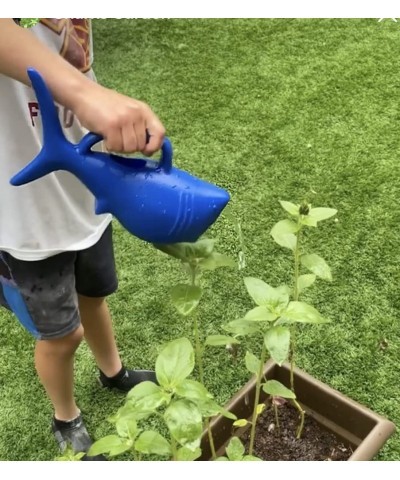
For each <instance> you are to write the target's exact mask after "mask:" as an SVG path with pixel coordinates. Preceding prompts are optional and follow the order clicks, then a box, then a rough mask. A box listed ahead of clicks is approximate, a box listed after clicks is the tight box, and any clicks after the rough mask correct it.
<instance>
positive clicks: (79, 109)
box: [72, 82, 165, 155]
mask: <svg viewBox="0 0 400 480" xmlns="http://www.w3.org/2000/svg"><path fill="white" fill-rule="evenodd" d="M72 110H73V111H74V113H75V114H76V116H77V117H78V119H79V121H80V122H81V124H82V125H83V126H84V127H86V128H87V129H88V130H90V131H92V132H94V133H98V134H100V135H102V136H103V138H104V141H105V146H106V148H107V150H109V151H112V152H123V153H131V152H142V153H143V154H144V155H151V154H153V153H154V152H156V151H157V150H159V149H160V148H161V145H162V143H163V140H164V135H165V128H164V126H163V125H162V123H161V122H160V120H159V119H158V117H157V116H156V115H155V113H154V112H153V111H152V110H151V108H150V107H149V106H148V105H147V104H146V103H143V102H141V101H139V100H135V99H133V98H130V97H127V96H125V95H122V94H120V93H117V92H115V91H113V90H110V89H108V88H105V87H102V86H101V85H98V84H96V83H92V82H90V85H87V86H86V88H85V89H84V90H82V91H81V92H78V93H77V95H76V98H74V103H73V105H72ZM146 131H147V132H148V133H149V136H150V138H149V142H148V143H146Z"/></svg>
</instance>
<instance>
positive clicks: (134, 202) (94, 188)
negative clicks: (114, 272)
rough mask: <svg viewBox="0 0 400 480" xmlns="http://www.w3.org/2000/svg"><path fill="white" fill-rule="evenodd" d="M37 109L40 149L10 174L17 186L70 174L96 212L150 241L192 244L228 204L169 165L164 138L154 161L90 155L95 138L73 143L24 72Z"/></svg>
mask: <svg viewBox="0 0 400 480" xmlns="http://www.w3.org/2000/svg"><path fill="white" fill-rule="evenodd" d="M28 75H29V78H30V80H31V83H32V86H33V89H34V91H35V93H36V97H37V99H38V102H39V105H40V111H41V115H42V123H43V148H42V150H41V151H40V153H39V154H38V155H37V157H36V158H35V159H34V160H33V161H32V162H31V163H29V164H28V165H27V166H26V167H25V168H23V169H22V170H21V171H20V172H19V173H17V174H16V175H14V176H13V177H12V178H11V180H10V182H11V184H12V185H16V186H18V185H23V184H26V183H29V182H32V181H34V180H36V179H38V178H41V177H43V176H44V175H47V174H49V173H51V172H55V171H57V170H66V171H68V172H71V173H72V174H74V175H75V176H76V177H77V178H78V179H79V180H80V181H81V182H82V183H83V184H84V185H85V186H86V187H87V188H88V189H89V190H90V191H91V192H92V193H93V195H94V196H95V198H96V206H95V212H96V214H101V213H111V214H112V215H114V217H115V218H117V219H118V221H119V222H120V223H121V224H122V226H123V227H125V228H126V229H127V230H128V231H129V232H130V233H132V234H133V235H135V236H136V237H138V238H140V239H142V240H145V241H147V242H150V243H156V244H157V243H159V244H162V243H177V242H194V241H196V240H197V239H198V238H199V237H200V236H201V235H202V234H203V233H204V232H205V231H206V230H207V229H208V228H209V227H210V226H211V225H212V224H213V223H214V222H215V221H216V220H217V218H218V216H219V215H220V213H221V212H222V210H223V209H224V207H225V206H226V204H227V203H228V201H229V198H230V197H229V194H228V192H226V191H225V190H223V189H222V188H219V187H217V186H215V185H213V184H211V183H208V182H205V181H203V180H200V179H199V178H196V177H194V176H192V175H190V174H189V173H187V172H184V171H182V170H179V169H177V168H175V167H173V166H172V146H171V143H170V141H169V140H168V138H165V140H164V143H163V145H162V149H161V159H160V161H159V162H157V161H154V160H150V159H144V158H124V157H119V156H117V155H113V154H108V153H102V152H94V151H92V150H91V148H92V147H93V146H94V145H95V144H96V143H98V142H100V141H102V137H101V136H100V135H97V134H94V133H88V134H86V135H85V136H84V137H83V138H82V140H81V141H80V142H79V143H78V144H76V145H74V144H72V143H71V142H69V141H68V140H67V139H66V138H65V136H64V133H63V131H62V129H61V125H60V122H59V119H58V115H57V111H56V108H55V105H54V100H53V97H52V95H51V93H50V91H49V89H48V88H47V86H46V84H45V82H44V80H43V78H42V77H41V75H40V74H39V73H38V72H37V71H36V70H34V69H29V70H28Z"/></svg>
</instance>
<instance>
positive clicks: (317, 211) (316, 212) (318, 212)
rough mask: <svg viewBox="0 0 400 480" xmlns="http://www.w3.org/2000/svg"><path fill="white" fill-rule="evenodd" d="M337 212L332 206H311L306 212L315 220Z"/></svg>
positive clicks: (331, 215) (320, 219)
mask: <svg viewBox="0 0 400 480" xmlns="http://www.w3.org/2000/svg"><path fill="white" fill-rule="evenodd" d="M336 214H337V210H335V209H334V208H312V209H311V210H310V213H309V214H308V215H309V216H310V217H311V218H312V219H314V220H315V221H317V222H321V221H322V220H326V219H327V218H331V217H333V216H334V215H336Z"/></svg>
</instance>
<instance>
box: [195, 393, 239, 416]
mask: <svg viewBox="0 0 400 480" xmlns="http://www.w3.org/2000/svg"><path fill="white" fill-rule="evenodd" d="M197 406H198V407H199V409H200V412H201V414H202V416H203V417H214V416H215V415H218V414H220V415H222V416H223V417H226V418H229V419H230V420H236V419H237V416H236V415H235V414H234V413H232V412H229V411H228V410H225V409H224V408H223V407H221V406H220V405H218V403H217V402H216V401H215V400H212V399H211V398H210V399H208V400H206V401H200V402H197Z"/></svg>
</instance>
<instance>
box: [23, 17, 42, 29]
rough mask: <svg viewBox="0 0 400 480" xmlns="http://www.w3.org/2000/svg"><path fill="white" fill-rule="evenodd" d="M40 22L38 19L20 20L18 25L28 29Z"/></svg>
mask: <svg viewBox="0 0 400 480" xmlns="http://www.w3.org/2000/svg"><path fill="white" fill-rule="evenodd" d="M39 22H40V18H21V19H20V21H19V24H20V25H21V27H24V28H30V27H33V26H35V25H36V24H37V23H39Z"/></svg>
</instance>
